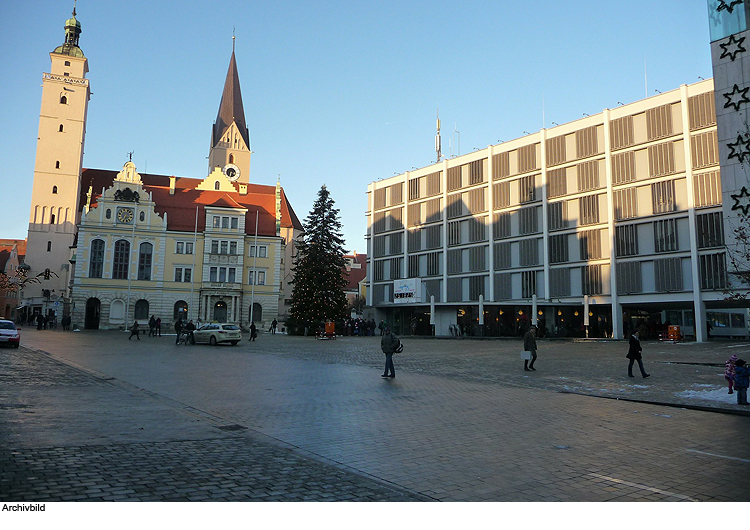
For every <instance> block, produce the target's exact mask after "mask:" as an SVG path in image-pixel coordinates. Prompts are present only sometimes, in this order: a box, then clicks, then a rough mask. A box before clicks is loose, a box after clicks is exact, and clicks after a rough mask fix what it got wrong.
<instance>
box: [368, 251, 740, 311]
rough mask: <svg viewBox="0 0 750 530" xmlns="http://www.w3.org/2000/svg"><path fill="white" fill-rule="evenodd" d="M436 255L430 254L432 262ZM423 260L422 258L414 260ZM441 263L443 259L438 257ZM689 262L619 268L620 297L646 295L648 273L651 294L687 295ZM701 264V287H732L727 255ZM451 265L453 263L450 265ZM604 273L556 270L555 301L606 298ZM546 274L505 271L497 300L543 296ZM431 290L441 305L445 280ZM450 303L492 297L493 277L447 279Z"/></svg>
mask: <svg viewBox="0 0 750 530" xmlns="http://www.w3.org/2000/svg"><path fill="white" fill-rule="evenodd" d="M429 256H430V255H426V256H424V257H425V258H428V259H429ZM414 257H415V258H416V257H419V256H414ZM438 259H439V258H438ZM682 262H683V260H682V259H681V258H665V259H658V260H653V261H652V262H643V263H642V262H638V261H634V262H625V263H618V265H617V286H616V289H617V292H618V294H622V295H626V294H636V293H643V292H646V291H645V290H644V286H643V277H644V275H645V274H646V273H645V272H644V269H646V268H647V270H648V274H649V275H651V276H652V278H651V283H650V287H649V292H656V293H665V292H674V291H684V290H685V284H684V281H683V263H682ZM699 262H700V263H699V265H700V276H701V277H700V288H701V289H702V290H716V289H724V288H726V287H727V285H728V278H727V272H726V262H725V255H724V254H723V253H720V254H705V255H701V256H699ZM450 266H451V263H449V267H450ZM418 268H419V263H418V261H416V260H415V261H414V262H412V261H411V257H410V263H409V269H410V273H413V274H410V275H411V276H413V277H418V275H417V274H416V273H417V269H418ZM604 273H605V271H604V270H603V267H602V265H596V264H595V265H587V266H583V267H576V268H553V269H550V281H549V283H550V293H549V296H550V297H551V298H557V297H568V296H578V295H591V296H595V295H601V294H603V292H604V288H603V287H604V281H605V280H604ZM573 274H580V283H578V286H579V287H578V288H577V290H579V291H580V292H579V293H573V292H572V290H571V284H572V275H573ZM519 276H520V290H514V277H515V278H519ZM542 278H543V272H542V271H539V270H524V271H521V272H518V273H511V272H501V273H496V274H495V276H494V293H493V294H494V298H493V300H496V301H500V300H511V299H515V298H521V299H530V298H532V297H533V295H539V294H540V293H539V291H538V284H539V282H541V281H542ZM423 283H424V285H425V286H428V285H429V286H430V290H431V291H432V292H431V293H430V294H431V295H433V296H435V298H436V301H440V299H441V297H440V285H441V280H439V279H431V280H425V281H424V282H423ZM388 287H389V286H388V285H383V284H380V285H374V286H373V292H374V295H375V303H381V302H384V301H388V300H386V298H385V295H386V289H387V288H388ZM446 287H447V301H448V302H459V301H463V300H470V301H477V300H479V296H480V295H483V296H485V297H487V294H488V292H489V276H487V275H475V276H468V277H450V278H448V279H447V284H446Z"/></svg>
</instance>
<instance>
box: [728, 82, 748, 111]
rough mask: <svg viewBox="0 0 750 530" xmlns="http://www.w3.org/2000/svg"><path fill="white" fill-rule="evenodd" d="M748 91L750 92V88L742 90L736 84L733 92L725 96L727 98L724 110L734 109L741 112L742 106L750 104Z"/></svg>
mask: <svg viewBox="0 0 750 530" xmlns="http://www.w3.org/2000/svg"><path fill="white" fill-rule="evenodd" d="M748 90H750V87H745V88H740V87H738V86H737V85H736V84H735V85H734V89H733V90H732V91H731V92H728V93H726V94H724V97H725V98H727V102H726V103H724V108H725V109H726V108H729V107H734V110H740V105H742V104H743V103H750V98H748V97H747V92H748Z"/></svg>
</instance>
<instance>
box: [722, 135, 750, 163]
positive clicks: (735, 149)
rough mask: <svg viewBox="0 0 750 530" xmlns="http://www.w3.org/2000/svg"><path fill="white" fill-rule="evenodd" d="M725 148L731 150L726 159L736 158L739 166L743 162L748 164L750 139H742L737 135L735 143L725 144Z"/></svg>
mask: <svg viewBox="0 0 750 530" xmlns="http://www.w3.org/2000/svg"><path fill="white" fill-rule="evenodd" d="M727 147H728V148H729V149H730V150H731V153H729V156H728V157H727V158H737V159H738V160H739V161H740V164H742V163H743V162H745V161H747V162H750V138H748V139H744V138H743V137H742V135H741V134H739V135H737V141H736V142H734V143H731V144H727Z"/></svg>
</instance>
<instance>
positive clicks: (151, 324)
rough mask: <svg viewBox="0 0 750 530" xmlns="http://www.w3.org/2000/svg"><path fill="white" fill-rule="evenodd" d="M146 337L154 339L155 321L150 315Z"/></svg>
mask: <svg viewBox="0 0 750 530" xmlns="http://www.w3.org/2000/svg"><path fill="white" fill-rule="evenodd" d="M148 336H149V337H156V319H155V318H154V315H151V318H150V319H149V320H148Z"/></svg>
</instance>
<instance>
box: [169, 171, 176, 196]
mask: <svg viewBox="0 0 750 530" xmlns="http://www.w3.org/2000/svg"><path fill="white" fill-rule="evenodd" d="M176 183H177V177H175V176H174V175H172V176H171V177H169V194H170V195H174V188H175V184H176Z"/></svg>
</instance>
